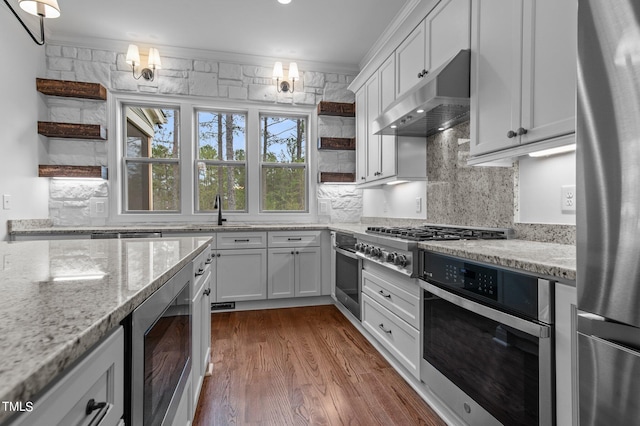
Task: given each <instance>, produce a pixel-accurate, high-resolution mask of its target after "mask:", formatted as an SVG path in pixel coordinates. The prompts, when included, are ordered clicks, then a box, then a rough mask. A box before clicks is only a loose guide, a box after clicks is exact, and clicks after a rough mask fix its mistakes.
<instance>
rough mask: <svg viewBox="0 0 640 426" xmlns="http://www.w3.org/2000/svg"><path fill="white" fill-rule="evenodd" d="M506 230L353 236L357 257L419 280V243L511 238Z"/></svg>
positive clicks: (399, 230)
mask: <svg viewBox="0 0 640 426" xmlns="http://www.w3.org/2000/svg"><path fill="white" fill-rule="evenodd" d="M512 235H513V231H512V230H511V229H508V228H480V227H460V226H447V225H435V224H425V225H421V226H408V227H400V226H370V227H368V228H367V230H366V232H365V233H358V234H356V238H357V244H356V250H357V254H358V256H359V257H361V258H362V259H366V260H368V261H371V262H375V263H378V264H380V265H383V266H385V267H386V268H389V269H393V270H395V271H397V272H400V273H402V274H404V275H407V276H409V277H418V276H419V275H420V268H419V267H418V262H416V261H415V260H416V259H417V258H418V257H417V254H418V242H420V241H451V240H478V239H483V240H485V239H506V238H511V237H512Z"/></svg>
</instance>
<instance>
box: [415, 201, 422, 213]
mask: <svg viewBox="0 0 640 426" xmlns="http://www.w3.org/2000/svg"><path fill="white" fill-rule="evenodd" d="M421 211H422V197H416V213H420V212H421Z"/></svg>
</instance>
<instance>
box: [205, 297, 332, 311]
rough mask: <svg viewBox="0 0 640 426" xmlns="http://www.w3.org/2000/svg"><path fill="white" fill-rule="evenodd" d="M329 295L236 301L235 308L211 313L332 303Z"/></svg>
mask: <svg viewBox="0 0 640 426" xmlns="http://www.w3.org/2000/svg"><path fill="white" fill-rule="evenodd" d="M333 303H334V302H333V299H332V298H331V296H312V297H293V298H287V299H265V300H248V301H242V302H236V307H235V309H220V310H214V311H211V313H212V314H213V315H215V314H217V313H219V312H240V311H255V310H260V309H281V308H298V307H303V306H321V305H332V304H333Z"/></svg>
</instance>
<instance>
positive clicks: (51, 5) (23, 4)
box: [4, 0, 60, 46]
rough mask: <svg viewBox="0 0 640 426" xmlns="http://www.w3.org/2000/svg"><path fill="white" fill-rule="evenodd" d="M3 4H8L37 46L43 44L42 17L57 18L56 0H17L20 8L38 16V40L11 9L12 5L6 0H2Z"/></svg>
mask: <svg viewBox="0 0 640 426" xmlns="http://www.w3.org/2000/svg"><path fill="white" fill-rule="evenodd" d="M4 2H5V4H6V5H7V6H9V9H10V10H11V12H13V15H14V16H15V17H16V18H17V19H18V21H19V22H20V23H21V24H22V27H23V28H24V29H25V30H26V31H27V33H28V34H29V36H31V39H32V40H33V41H34V42H35V43H36V44H37V45H39V46H42V45H43V44H44V18H57V17H58V16H60V6H58V1H57V0H19V1H18V4H19V5H20V8H21V9H22V10H24V11H25V12H27V13H30V14H31V15H35V16H38V17H39V18H40V40H38V39H37V38H36V37H35V36H34V35H33V33H32V32H31V30H30V29H29V27H27V26H26V25H25V23H24V22H23V21H22V19H20V16H19V15H18V14H17V13H16V11H15V10H13V7H11V5H10V4H9V2H8V1H7V0H4Z"/></svg>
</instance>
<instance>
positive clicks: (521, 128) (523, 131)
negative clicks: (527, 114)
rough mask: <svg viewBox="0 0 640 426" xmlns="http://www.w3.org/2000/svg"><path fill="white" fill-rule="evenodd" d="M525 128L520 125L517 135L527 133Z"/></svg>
mask: <svg viewBox="0 0 640 426" xmlns="http://www.w3.org/2000/svg"><path fill="white" fill-rule="evenodd" d="M527 131H528V130H527V129H525V128H524V127H520V128H519V129H518V136H522V135H526V134H527Z"/></svg>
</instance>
